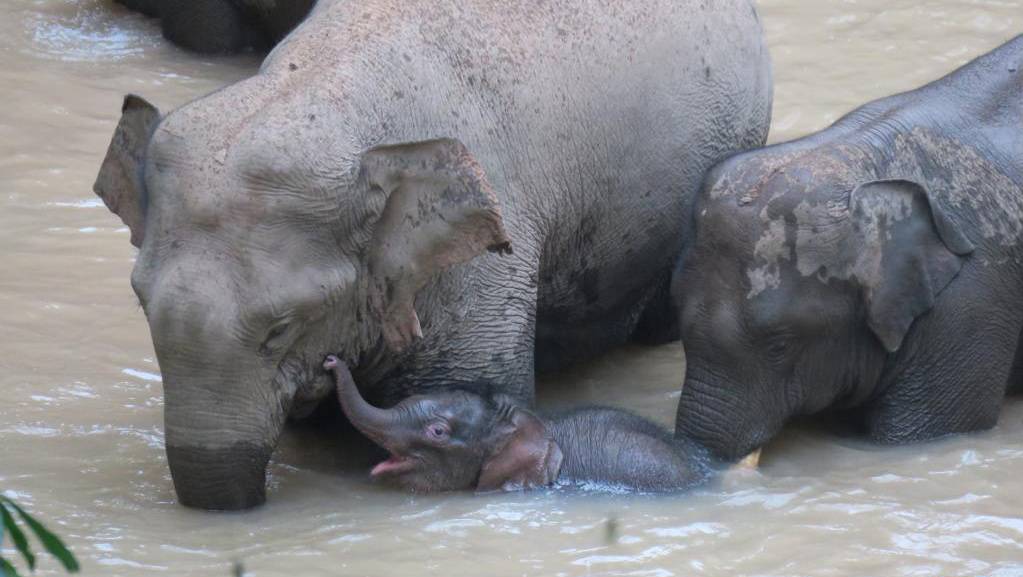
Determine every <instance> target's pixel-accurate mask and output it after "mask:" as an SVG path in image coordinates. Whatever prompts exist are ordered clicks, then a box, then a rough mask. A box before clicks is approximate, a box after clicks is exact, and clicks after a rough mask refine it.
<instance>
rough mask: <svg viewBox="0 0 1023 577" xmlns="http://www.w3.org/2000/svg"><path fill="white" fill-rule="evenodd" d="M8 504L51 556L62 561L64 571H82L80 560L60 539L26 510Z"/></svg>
mask: <svg viewBox="0 0 1023 577" xmlns="http://www.w3.org/2000/svg"><path fill="white" fill-rule="evenodd" d="M8 504H9V505H10V506H12V507H14V509H15V510H16V511H17V512H18V515H20V516H21V518H22V520H24V521H25V524H26V525H28V528H29V529H32V532H33V533H35V534H36V537H38V538H39V541H40V542H42V544H43V547H45V548H46V550H47V551H49V552H50V555H53V556H54V557H56V558H57V560H58V561H60V564H61V565H63V566H64V569H66V570H67V571H68V573H77V572H78V571H79V569H81V567H80V566H79V565H78V560H77V559H75V556H74V554H72V553H71V551H69V550H68V548H67V545H65V544H64V542H63V541H61V540H60V537H58V536H56V535H54V534H53V533H51V532H50V530H49V529H47V528H46V527H43V524H42V523H40V522H39V521H36V520H35V519H34V518H32V516H31V515H29V514H28V513H26V512H25V510H24V509H22V508H21V507H19V506H18V505H17V504H15V503H14V502H11V501H8Z"/></svg>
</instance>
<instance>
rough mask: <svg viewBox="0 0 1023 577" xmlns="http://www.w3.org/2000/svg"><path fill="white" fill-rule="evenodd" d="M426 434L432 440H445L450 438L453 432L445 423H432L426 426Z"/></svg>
mask: <svg viewBox="0 0 1023 577" xmlns="http://www.w3.org/2000/svg"><path fill="white" fill-rule="evenodd" d="M426 434H427V435H429V436H430V438H431V439H436V440H444V439H447V438H448V436H449V435H450V434H451V431H450V430H449V429H448V426H447V425H446V424H444V423H431V424H429V425H427V426H426Z"/></svg>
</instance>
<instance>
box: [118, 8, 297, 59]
mask: <svg viewBox="0 0 1023 577" xmlns="http://www.w3.org/2000/svg"><path fill="white" fill-rule="evenodd" d="M117 2H118V3H119V4H123V5H125V6H127V7H128V8H131V9H132V10H137V11H139V12H141V13H143V14H145V15H147V16H153V17H156V18H159V19H160V27H161V29H162V31H163V35H164V37H165V38H166V39H167V40H170V41H171V42H173V43H174V44H177V45H178V46H181V47H182V48H186V49H188V50H193V51H195V52H200V53H207V54H228V53H233V52H239V51H241V50H245V49H254V50H260V51H263V50H269V49H270V48H273V46H274V45H275V44H277V43H278V42H280V41H281V39H283V38H284V37H285V36H287V35H288V33H289V32H291V30H292V29H294V28H295V27H296V26H298V24H299V23H300V22H302V19H304V18H305V17H306V15H307V14H308V13H309V11H310V10H312V8H313V6H315V5H316V0H117Z"/></svg>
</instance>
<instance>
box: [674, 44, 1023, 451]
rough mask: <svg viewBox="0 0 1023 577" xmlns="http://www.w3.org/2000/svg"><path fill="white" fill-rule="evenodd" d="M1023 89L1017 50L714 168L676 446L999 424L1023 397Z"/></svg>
mask: <svg viewBox="0 0 1023 577" xmlns="http://www.w3.org/2000/svg"><path fill="white" fill-rule="evenodd" d="M1021 86H1023V36H1021V37H1018V38H1016V39H1015V40H1013V41H1011V42H1009V43H1007V44H1005V45H1004V46H1002V47H1001V48H998V49H997V50H995V51H994V52H992V53H990V54H987V55H985V56H982V57H980V58H978V59H977V60H975V61H973V62H971V63H970V64H968V65H966V66H965V67H963V68H962V69H960V70H958V71H956V72H954V73H952V74H950V75H949V76H947V77H945V78H942V79H940V80H937V81H935V82H933V83H931V84H928V85H927V86H924V87H922V88H920V89H918V90H914V91H912V92H907V93H905V94H899V95H895V96H891V97H888V98H884V99H881V100H878V101H875V102H872V103H869V104H867V105H865V106H863V107H861V108H859V109H858V110H856V111H854V112H852V113H850V114H849V115H847V116H846V117H844V118H842V119H841V120H839V121H838V122H836V123H835V124H834V125H833V126H831V127H830V128H828V129H826V130H824V131H822V132H819V133H817V134H813V135H810V136H807V137H806V138H802V139H799V140H796V141H793V142H788V143H783V144H779V145H775V146H771V147H768V148H765V149H761V150H756V151H751V152H747V153H743V154H739V155H737V156H735V157H733V158H730V159H728V160H727V161H725V162H723V163H721V164H720V165H718V166H716V167H715V168H714V169H712V170H711V172H710V175H709V177H708V179H707V183H706V186H705V189H704V192H703V193H701V194H700V196H699V200H698V202H697V206H696V209H695V221H694V224H695V227H694V228H695V235H696V237H695V241H694V242H692V243H691V245H690V247H689V248H687V255H686V257H685V259H684V260H683V265H682V269H681V270H682V274H681V276H680V278H681V279H682V280H683V282H681V283H679V285H678V287H677V290H678V298H679V299H680V300H679V303H680V307H681V308H682V332H683V339H684V342H685V347H686V355H687V359H686V360H687V370H686V377H685V384H684V386H683V388H682V396H681V398H680V401H679V409H678V420H677V425H676V436H677V437H679V438H680V439H683V440H688V441H691V442H692V444H693V445H697V446H702V447H705V448H706V449H708V450H709V451H710V452H711V453H712V454H713V455H715V456H716V457H718V458H719V459H721V460H724V461H734V460H737V459H739V458H741V457H742V456H744V455H746V454H748V453H750V452H751V451H754V450H756V449H758V448H759V447H761V446H762V445H763V444H765V443H767V442H768V441H769V440H770V439H771V438H772V437H773V436H774V435H775V434H776V433H777V432H778V431H779V430H780V429H781V427H782V426H783V425H784V423H785V422H786V421H787V420H788V419H789V418H791V417H793V416H796V415H806V414H815V413H822V412H839V411H840V412H842V413H844V415H845V416H846V417H848V418H849V420H850V421H851V422H852V423H853V424H857V425H859V427H860V428H861V429H862V432H863V433H864V434H865V435H866V436H867V437H869V438H870V439H872V440H874V441H877V442H879V443H886V444H896V443H908V442H914V441H923V440H927V439H933V438H936V437H939V436H942V435H948V434H952V433H962V432H969V431H977V430H983V429H986V428H990V427H992V426H994V424H995V423H996V422H997V419H998V414H999V409H1000V407H1001V403H1002V399H1003V397H1004V396H1005V394H1006V391H1007V387H1008V386H1010V385H1015V386H1019V385H1020V384H1021V383H1023V348H1020V346H1019V343H1020V332H1021V329H1023V298H1021V291H1020V287H1021V286H1023V268H1021V266H1020V262H1021V258H1023V250H1021V248H1023V131H1021V130H1020V127H1021V126H1023V93H1021V91H1020V87H1021ZM688 279H695V280H693V281H692V282H690V281H689V280H688Z"/></svg>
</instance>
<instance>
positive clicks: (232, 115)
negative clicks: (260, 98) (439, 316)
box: [94, 78, 510, 509]
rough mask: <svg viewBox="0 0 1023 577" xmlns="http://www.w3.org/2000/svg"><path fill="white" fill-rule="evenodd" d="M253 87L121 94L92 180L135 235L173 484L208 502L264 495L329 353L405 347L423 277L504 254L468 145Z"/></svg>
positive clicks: (194, 501)
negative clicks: (157, 97) (362, 123)
mask: <svg viewBox="0 0 1023 577" xmlns="http://www.w3.org/2000/svg"><path fill="white" fill-rule="evenodd" d="M259 82H263V80H261V79H259V78H256V79H252V80H250V81H246V82H244V83H241V85H236V86H235V87H233V88H232V89H229V90H226V91H221V92H219V93H216V94H214V95H212V96H210V97H207V98H205V99H201V100H199V101H197V102H195V103H192V104H190V105H188V106H186V107H183V108H181V109H179V110H177V111H175V112H174V113H172V114H170V115H169V116H167V117H164V118H161V116H160V114H159V112H158V111H157V109H156V108H155V107H153V106H152V105H150V104H149V103H148V102H146V101H145V100H143V99H142V98H139V97H137V96H128V97H126V98H125V100H124V106H123V108H122V116H121V120H120V123H119V124H118V126H117V128H116V130H115V133H114V137H113V140H112V142H111V144H110V147H109V149H108V151H107V155H106V159H105V160H104V161H103V164H102V167H101V169H100V172H99V177H98V178H97V180H96V184H95V187H94V190H95V192H96V193H97V194H98V195H99V196H100V197H101V198H102V199H103V200H104V202H105V203H106V205H107V207H108V208H110V210H111V211H113V212H114V213H116V214H117V215H118V216H120V218H121V219H122V220H123V221H124V223H125V224H126V225H127V226H128V228H129V229H130V231H131V242H132V244H133V245H135V246H136V247H139V248H140V252H139V255H138V259H137V261H136V265H135V268H134V271H133V273H132V279H131V280H132V287H133V288H134V290H135V293H136V294H137V295H138V298H139V301H140V303H141V304H142V307H143V309H144V312H145V314H146V318H147V320H148V322H149V328H150V332H151V335H152V339H153V344H154V347H155V349H156V355H157V359H158V361H159V364H160V368H161V371H162V373H163V379H164V400H165V426H166V447H167V456H168V462H169V465H170V469H171V473H172V477H173V479H174V486H175V489H176V491H177V494H178V497H179V500H180V501H181V502H182V503H183V504H185V505H188V506H193V507H201V508H207V509H241V508H247V507H251V506H254V505H257V504H260V503H262V502H263V501H264V499H265V470H266V465H267V463H268V460H269V457H270V455H271V452H272V451H273V449H274V447H275V445H276V443H277V438H278V435H279V433H280V431H281V428H282V425H283V423H284V422H285V420H286V419H287V418H288V417H289V416H301V415H302V414H304V413H308V412H309V411H310V410H311V409H312V407H314V406H315V404H316V403H318V402H319V401H320V400H322V398H323V397H325V396H326V395H327V394H328V393H329V391H330V388H331V383H330V380H329V378H328V376H327V375H326V374H325V373H324V372H323V370H322V368H321V361H322V359H323V356H324V354H326V352H328V351H330V350H345V351H346V352H347V354H349V355H350V358H351V359H352V360H356V359H359V358H360V357H364V356H375V357H379V356H380V355H381V351H384V352H387V351H389V352H390V353H392V354H393V355H397V354H398V353H401V352H403V351H406V349H408V348H409V347H410V345H412V343H413V342H414V341H416V340H417V339H418V338H419V337H420V336H421V335H422V329H421V326H420V321H419V317H418V315H417V312H416V310H415V307H414V302H415V297H416V294H417V292H418V291H419V290H420V289H421V288H422V287H423V286H424V285H426V284H427V283H428V282H429V281H430V280H431V279H432V278H434V277H435V276H436V275H438V274H439V273H441V272H442V271H444V270H446V269H448V268H449V267H452V266H454V265H456V264H459V263H463V262H466V261H468V260H470V259H472V258H473V257H475V256H477V255H479V254H482V253H485V252H486V251H488V250H490V251H497V252H510V244H509V241H508V238H507V236H506V234H505V232H504V227H503V223H502V218H501V213H500V211H499V208H498V205H497V199H496V197H495V194H494V192H493V190H492V189H491V187H490V185H489V184H488V182H487V178H486V176H485V174H484V172H483V169H482V167H481V166H480V165H479V163H478V162H477V161H476V160H475V159H474V158H473V156H472V154H471V153H470V152H469V151H468V150H467V149H466V147H465V146H464V145H463V144H462V143H460V142H459V141H456V140H452V139H438V140H429V141H422V142H411V143H403V144H394V145H380V144H379V136H377V137H376V141H367V142H363V141H362V140H361V139H360V138H361V137H360V136H359V135H358V134H356V133H355V131H354V130H353V129H351V127H350V126H346V125H344V124H342V123H335V124H331V123H330V122H329V119H327V118H323V122H319V121H314V120H313V119H315V116H316V115H315V114H313V113H309V112H308V109H307V111H306V113H303V114H301V115H295V114H293V111H294V110H297V109H298V108H297V107H296V106H293V105H281V104H280V103H279V102H277V103H276V104H274V103H270V104H267V103H266V102H261V103H260V105H261V106H263V107H264V109H263V110H262V112H263V113H262V114H258V115H257V114H253V113H252V111H251V110H249V109H247V108H246V106H247V105H251V104H252V103H253V102H256V97H254V96H252V95H253V94H259V93H257V92H252V91H250V92H245V90H247V89H248V88H251V85H253V84H254V83H255V84H258V83H259ZM232 91H234V92H232ZM263 93H269V92H268V91H264V92H263ZM297 97H298V98H303V96H302V95H298V96H297ZM278 100H280V99H279V98H278ZM275 105H276V106H278V107H277V108H274V109H272V110H267V108H270V107H272V106H275ZM307 106H314V105H307ZM316 112H320V111H319V110H316ZM321 116H323V117H326V116H327V114H326V113H322V114H321ZM335 118H336V117H335ZM378 134H379V133H378ZM367 140H371V139H369V138H367Z"/></svg>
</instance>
